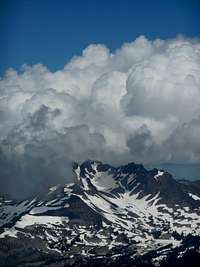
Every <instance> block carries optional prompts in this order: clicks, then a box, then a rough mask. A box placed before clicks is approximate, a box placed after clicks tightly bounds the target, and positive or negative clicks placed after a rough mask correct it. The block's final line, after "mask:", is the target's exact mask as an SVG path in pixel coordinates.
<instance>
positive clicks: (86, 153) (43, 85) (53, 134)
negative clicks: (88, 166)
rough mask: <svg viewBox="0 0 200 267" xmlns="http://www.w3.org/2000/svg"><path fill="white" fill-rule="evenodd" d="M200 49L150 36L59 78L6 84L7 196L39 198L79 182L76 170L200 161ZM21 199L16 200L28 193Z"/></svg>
mask: <svg viewBox="0 0 200 267" xmlns="http://www.w3.org/2000/svg"><path fill="white" fill-rule="evenodd" d="M199 116H200V41H199V40H198V39H186V38H183V37H177V38H176V39H171V40H165V41H164V40H160V39H157V40H155V41H150V40H147V39H146V38H145V37H143V36H141V37H139V38H138V39H136V40H135V41H134V42H132V43H126V44H124V45H123V46H122V47H121V48H120V49H119V50H117V51H116V52H115V53H111V52H110V51H109V50H108V48H106V47H105V46H104V45H90V46H89V47H87V48H86V49H85V50H84V51H83V53H82V56H80V57H74V58H72V60H71V61H70V62H69V63H67V65H66V66H65V67H64V68H63V69H62V70H59V71H56V72H54V73H53V72H51V71H49V70H48V69H47V68H46V67H45V66H43V65H41V64H37V65H34V66H27V65H24V66H22V69H21V70H20V71H19V72H16V71H15V70H13V69H9V70H7V72H6V73H5V75H4V77H2V78H1V80H0V121H1V123H0V132H1V136H0V168H1V170H0V173H1V174H0V176H1V177H0V187H1V189H2V191H6V192H9V193H10V192H12V191H13V190H12V189H11V188H13V186H15V188H17V186H18V187H19V188H20V189H21V188H22V186H23V187H24V188H25V190H24V192H26V193H30V192H32V191H34V190H36V189H37V188H38V186H40V187H41V188H42V187H45V186H46V184H51V183H54V182H55V180H56V181H57V182H62V181H63V180H65V179H72V178H71V177H72V174H71V172H70V168H69V166H70V164H71V162H72V161H81V160H85V159H87V158H95V159H99V160H106V161H108V162H110V163H113V164H115V163H123V162H125V161H135V162H143V163H156V162H190V163H191V162H199V161H200V142H199V138H198V136H200V120H199ZM19 191H20V190H15V192H19Z"/></svg>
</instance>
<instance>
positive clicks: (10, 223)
mask: <svg viewBox="0 0 200 267" xmlns="http://www.w3.org/2000/svg"><path fill="white" fill-rule="evenodd" d="M73 168H74V173H75V175H76V182H75V183H73V184H66V185H64V186H63V185H56V186H54V187H51V188H50V189H49V191H48V192H46V194H43V195H38V196H35V197H34V198H32V199H27V200H24V201H21V202H19V201H14V200H11V199H9V198H7V197H5V196H3V195H2V196H1V197H0V266H1V267H5V266H6V267H8V266H74V267H75V266H81V267H83V266H95V267H98V266H105V267H106V266H120V267H122V266H127V267H128V266H135V267H139V266H162V267H167V266H171V267H172V266H190V267H193V266H199V265H198V264H199V262H200V249H199V245H200V181H195V182H189V181H185V180H180V181H177V180H175V179H174V178H173V177H172V175H171V174H169V173H168V172H166V171H163V170H158V169H153V170H150V171H148V170H146V169H145V168H144V167H143V166H142V165H139V164H134V163H130V164H127V165H124V166H120V167H117V168H115V167H112V166H110V165H108V164H104V163H101V162H98V161H90V160H89V161H86V162H84V163H83V164H81V165H78V164H76V163H75V164H74V166H73Z"/></svg>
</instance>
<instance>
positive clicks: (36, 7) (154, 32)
mask: <svg viewBox="0 0 200 267" xmlns="http://www.w3.org/2000/svg"><path fill="white" fill-rule="evenodd" d="M199 8H200V1H198V0H196V1H195V0H187V1H185V0H173V1H172V0H168V1H161V0H160V1H159V0H151V1H149V0H132V1H131V0H130V1H129V0H123V1H120V0H115V1H114V0H113V1H112V0H109V1H108V0H107V1H105V0H101V1H95V0H93V1H90V0H85V1H83V0H82V1H81V0H79V1H78V0H73V1H70V0H65V1H63V0H59V1H55V0H29V1H24V0H18V1H17V0H1V2H0V31H1V49H0V58H1V63H0V74H1V75H2V74H3V73H4V71H5V70H6V69H7V68H8V67H14V68H16V69H19V68H20V66H21V65H22V64H24V63H26V64H35V63H38V62H41V63H43V64H44V65H46V66H47V67H48V68H50V69H51V70H53V71H54V70H57V69H59V68H62V67H63V65H64V64H65V63H66V62H67V61H68V60H69V59H70V58H71V57H72V56H73V55H79V54H81V51H82V50H83V48H85V47H86V46H87V45H89V44H91V43H104V44H105V45H107V46H108V47H109V48H110V49H111V50H115V49H116V48H118V47H120V46H121V44H122V43H124V42H129V41H132V40H134V39H135V38H136V37H138V36H139V35H145V36H147V37H148V38H150V39H155V38H157V37H159V38H163V39H166V38H170V37H175V36H176V35H177V34H183V35H185V36H188V37H199V35H200V19H199V17H198V10H199Z"/></svg>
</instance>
